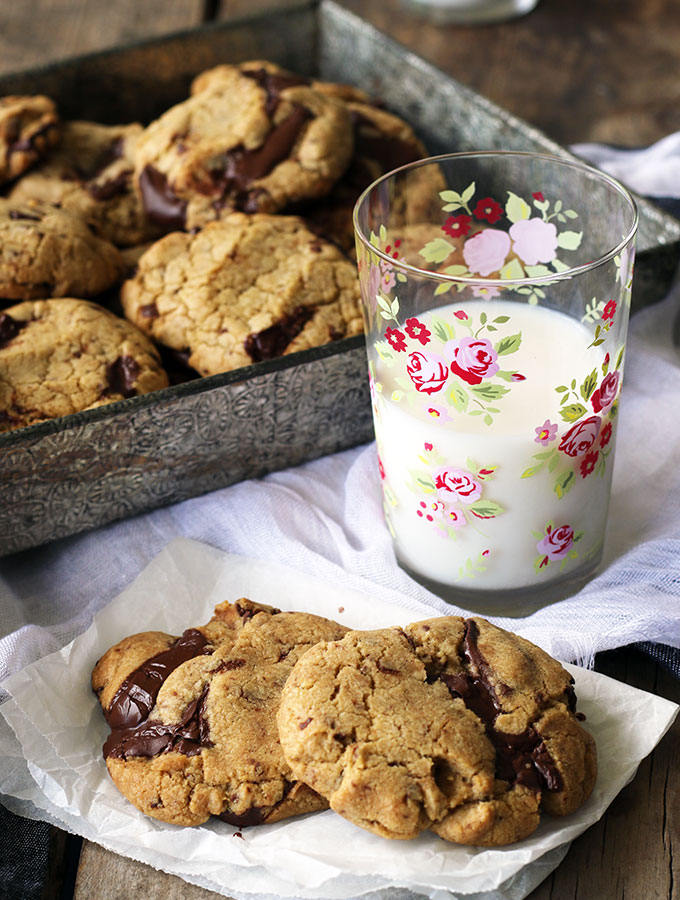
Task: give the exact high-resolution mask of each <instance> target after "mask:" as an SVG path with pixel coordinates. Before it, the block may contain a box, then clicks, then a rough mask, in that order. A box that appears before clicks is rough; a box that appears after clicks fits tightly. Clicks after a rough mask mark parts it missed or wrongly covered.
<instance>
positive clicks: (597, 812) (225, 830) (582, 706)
mask: <svg viewBox="0 0 680 900" xmlns="http://www.w3.org/2000/svg"><path fill="white" fill-rule="evenodd" d="M242 596H246V597H249V598H250V599H252V600H255V601H260V602H263V603H270V604H273V605H276V606H279V607H281V608H282V609H297V610H303V611H309V612H314V613H317V614H320V615H324V616H327V617H329V618H334V619H336V620H338V621H340V622H342V623H343V624H345V625H348V626H350V627H356V628H377V627H383V626H386V625H403V624H406V623H407V622H410V621H416V620H417V619H419V618H425V617H428V616H429V615H431V610H428V608H427V607H426V606H424V605H423V606H422V608H418V605H417V604H415V603H414V600H413V598H410V599H409V600H408V601H406V604H407V605H405V606H404V607H397V606H395V605H394V604H388V603H385V602H384V601H381V600H379V599H377V598H375V597H368V596H364V595H361V594H358V593H355V592H352V591H348V590H347V589H345V588H342V587H339V586H335V585H333V584H327V583H325V582H320V581H318V580H316V579H314V578H311V577H308V576H305V575H302V574H300V573H299V572H297V571H294V570H292V569H286V568H284V567H281V566H278V565H270V564H263V563H261V562H257V561H254V560H249V559H245V558H243V557H237V556H232V555H229V554H225V553H222V552H221V551H218V550H214V549H213V548H211V547H208V546H206V545H204V544H200V543H198V542H195V541H189V540H185V539H178V540H175V541H173V542H171V543H170V544H169V545H168V546H167V547H166V548H165V550H164V551H162V552H161V553H160V554H159V555H158V556H157V557H156V558H155V559H154V560H153V561H152V562H151V563H150V564H149V566H148V567H147V568H146V569H145V570H144V571H143V572H142V573H141V575H140V576H139V577H138V578H137V579H136V580H135V581H134V583H133V584H132V585H131V586H130V587H129V588H128V589H127V590H125V591H124V592H123V593H122V594H121V595H120V596H119V597H117V598H116V599H115V600H114V601H113V602H111V603H110V604H109V605H108V606H106V607H105V608H104V609H102V610H101V611H100V612H99V613H98V614H97V615H96V616H95V618H94V621H93V624H92V626H91V627H90V628H89V629H88V630H87V631H86V632H85V633H83V634H82V635H80V636H79V637H78V638H76V639H75V640H74V641H73V642H72V643H71V644H69V645H68V646H67V647H65V648H64V649H63V650H61V651H60V652H58V653H53V654H52V655H50V656H47V657H45V658H43V659H41V660H39V661H38V662H36V663H34V664H32V665H30V666H28V667H26V668H25V669H23V670H22V671H20V672H19V673H17V674H16V675H14V676H12V677H10V678H9V679H7V680H6V681H5V682H4V683H3V685H2V687H3V688H4V689H5V690H6V691H7V692H8V693H9V694H10V698H9V699H8V700H7V701H6V702H5V703H4V704H3V705H2V706H1V707H0V712H1V713H2V715H3V716H4V718H5V720H6V722H8V723H9V725H10V726H11V728H12V730H13V732H14V735H13V736H12V735H10V732H9V729H7V728H6V726H5V727H3V729H2V730H1V731H0V754H1V755H2V757H3V762H2V764H0V793H2V794H5V795H8V796H10V797H13V798H15V800H16V801H17V802H18V803H19V807H20V808H21V804H23V808H24V811H26V810H28V811H30V812H31V814H33V815H37V816H39V817H44V818H46V819H48V820H50V821H54V822H56V823H58V824H60V825H61V826H62V827H65V828H67V829H68V830H70V831H72V832H75V833H78V834H81V835H83V836H84V837H86V838H88V839H89V840H94V841H96V842H98V843H100V844H102V845H103V846H105V847H107V848H108V849H110V850H113V851H115V852H117V853H120V854H122V855H125V856H129V857H132V858H134V859H137V860H140V861H143V862H147V863H149V864H151V865H152V866H154V867H156V868H158V869H162V870H164V871H167V872H171V873H173V874H176V875H180V876H182V877H184V878H186V879H187V880H188V881H191V882H193V883H196V884H200V885H202V886H204V887H208V888H211V889H212V890H215V891H218V892H220V893H222V894H224V895H228V896H232V897H237V898H238V897H245V896H247V895H253V894H256V895H267V896H271V895H278V896H282V897H299V898H309V900H316V898H333V900H348V898H353V897H357V896H359V895H362V894H366V893H369V892H378V893H377V896H379V895H380V892H382V891H384V890H386V889H391V890H390V897H392V898H395V897H398V896H399V894H400V893H401V892H399V891H396V892H395V890H394V889H395V888H402V889H405V890H408V891H413V892H416V893H419V894H424V895H426V896H428V897H430V898H432V900H443V898H444V897H446V898H447V900H451V898H452V895H453V896H454V897H455V896H458V895H465V896H468V895H473V896H477V895H481V896H484V897H488V898H499V900H500V898H506V897H507V898H513V900H516V898H521V897H524V896H526V894H527V893H529V892H530V891H531V890H532V889H533V888H534V887H535V885H536V884H538V883H539V882H540V880H542V878H544V877H545V876H546V875H547V874H548V873H549V872H550V871H551V869H552V868H554V866H556V865H557V864H558V863H559V861H560V859H561V858H562V856H563V855H564V853H565V852H566V844H567V842H569V841H570V840H572V839H573V838H574V837H576V836H577V835H579V834H580V833H581V832H583V831H584V830H585V829H586V828H587V827H588V826H589V825H591V824H592V823H594V822H596V821H597V820H598V819H599V818H600V816H601V815H602V814H603V813H604V811H605V810H606V808H607V806H608V805H609V804H610V803H611V801H612V800H613V798H614V797H615V796H616V794H617V793H618V792H619V791H620V790H621V789H622V788H623V787H624V785H625V784H627V782H628V781H630V779H631V778H632V777H633V775H634V773H635V771H636V769H637V766H638V764H639V762H640V761H641V760H642V759H643V758H644V757H645V756H646V755H647V754H648V753H650V751H651V750H652V749H653V747H654V746H655V745H656V744H657V743H658V741H659V740H660V739H661V737H662V736H663V735H664V733H665V732H666V731H667V729H668V728H669V727H670V725H671V723H672V722H673V720H674V718H675V716H676V714H677V712H678V707H677V706H676V705H675V704H673V703H671V702H669V701H667V700H665V699H662V698H659V697H656V696H654V695H651V694H648V693H646V692H644V691H640V690H637V689H635V688H632V687H629V686H627V685H624V684H620V683H618V682H616V681H613V680H612V679H609V678H607V677H605V676H603V675H599V674H597V673H594V672H590V671H587V670H584V669H579V668H576V667H568V668H569V669H570V671H571V672H572V673H573V675H574V678H575V679H576V691H577V694H578V698H579V710H580V711H582V712H584V713H585V714H586V716H587V721H586V726H587V728H588V729H589V730H590V731H591V732H592V733H593V735H594V736H595V738H596V741H597V747H598V757H599V766H600V775H599V777H598V782H597V785H596V788H595V790H594V792H593V795H592V796H591V798H590V799H589V801H588V802H587V803H586V804H585V805H584V806H583V807H582V808H581V809H580V810H579V811H578V812H577V813H575V814H574V815H572V816H569V817H567V818H566V819H555V818H551V817H549V816H544V817H543V821H542V823H541V825H540V827H539V829H538V830H537V831H536V832H535V834H534V835H532V837H530V838H529V839H527V840H525V841H522V842H520V843H518V844H515V845H513V846H511V847H506V848H498V849H479V850H478V849H475V848H470V847H460V846H456V845H453V844H448V843H446V842H445V841H443V840H441V839H440V838H438V837H436V836H435V835H433V834H430V833H424V834H422V835H421V836H420V837H419V838H417V839H416V840H414V841H408V842H395V841H388V840H385V839H383V838H380V837H377V836H375V835H372V834H370V833H368V832H365V831H363V830H361V829H359V828H357V827H356V826H354V825H352V824H351V823H349V822H347V821H345V820H344V819H342V818H341V817H340V816H337V815H336V814H335V813H333V812H330V811H327V812H324V813H317V814H314V815H308V816H303V817H299V818H296V819H291V820H287V821H284V822H281V823H277V824H275V825H268V826H259V827H257V828H245V829H243V830H242V831H241V832H239V833H238V834H236V832H237V829H235V828H234V827H233V826H230V825H228V824H226V823H224V822H221V821H219V820H213V821H211V822H210V823H209V824H207V825H204V826H202V827H200V828H191V829H184V828H180V827H176V826H171V825H166V824H163V823H160V822H155V821H153V820H151V819H148V818H146V817H145V816H144V815H142V813H140V812H138V811H137V810H136V809H135V808H134V807H133V806H131V805H130V804H129V803H128V802H127V801H126V800H125V799H124V798H123V797H122V796H121V795H120V794H119V793H118V791H117V790H116V788H115V787H114V786H113V784H112V782H111V781H110V779H109V778H108V774H107V771H106V766H105V764H104V760H103V758H102V755H101V746H102V744H103V742H104V740H105V738H106V736H107V728H106V725H105V722H104V718H103V716H102V713H101V710H100V708H99V704H98V702H97V700H96V699H95V697H94V695H93V694H92V692H91V690H90V673H91V671H92V668H93V667H94V665H95V663H96V661H97V659H98V658H99V657H100V656H101V655H102V653H104V651H105V650H107V649H108V647H110V646H111V645H112V644H113V643H115V642H117V641H118V640H120V639H121V638H122V637H124V636H126V635H128V634H131V633H133V632H136V631H144V630H148V629H159V630H162V631H168V632H170V633H173V634H178V635H179V634H181V633H182V632H183V631H184V629H185V628H187V627H191V626H193V625H198V624H203V623H204V622H206V621H208V619H209V618H210V616H211V613H212V609H213V607H214V606H215V605H216V604H217V603H219V602H220V601H222V600H225V599H226V600H232V601H233V600H236V599H238V598H239V597H242Z"/></svg>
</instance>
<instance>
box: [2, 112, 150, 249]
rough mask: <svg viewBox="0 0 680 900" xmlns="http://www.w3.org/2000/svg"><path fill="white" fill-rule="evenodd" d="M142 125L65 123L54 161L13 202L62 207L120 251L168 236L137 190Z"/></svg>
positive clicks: (30, 177)
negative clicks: (146, 209) (136, 161)
mask: <svg viewBox="0 0 680 900" xmlns="http://www.w3.org/2000/svg"><path fill="white" fill-rule="evenodd" d="M142 131H143V128H142V126H141V125H138V124H136V123H132V124H129V125H99V124H98V123H96V122H79V121H76V122H65V123H64V124H63V126H62V134H61V140H60V141H59V146H58V147H56V148H55V149H54V150H53V151H52V152H51V153H50V154H49V157H48V158H47V159H46V160H45V161H44V162H42V163H41V165H39V166H37V167H36V168H34V169H33V170H32V171H31V172H30V173H29V174H27V175H25V176H24V177H23V178H22V179H21V180H20V181H18V182H17V184H16V185H15V186H14V188H13V189H12V191H11V193H10V195H9V198H10V200H13V201H18V202H25V201H27V200H34V199H35V200H45V201H47V202H48V203H54V204H59V205H60V206H61V208H62V209H64V210H66V211H68V212H72V213H75V214H77V215H79V216H81V217H82V218H84V219H87V221H88V222H92V223H93V224H94V225H96V227H97V229H98V231H99V233H100V234H101V235H102V237H105V238H107V239H108V240H110V241H111V243H113V244H115V245H116V246H118V247H130V246H133V245H136V244H141V243H144V242H146V241H150V240H154V239H156V238H158V237H160V236H161V234H162V233H163V231H162V229H160V228H159V227H158V226H157V225H154V224H153V223H152V222H149V221H148V219H147V217H146V214H145V212H144V209H143V207H142V203H141V200H140V198H139V196H138V194H137V192H136V191H135V190H134V185H133V170H134V148H135V144H136V142H137V139H138V137H139V136H140V134H141V133H142Z"/></svg>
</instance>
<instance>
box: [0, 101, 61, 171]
mask: <svg viewBox="0 0 680 900" xmlns="http://www.w3.org/2000/svg"><path fill="white" fill-rule="evenodd" d="M58 140H59V116H58V114H57V108H56V106H55V105H54V103H53V102H52V101H51V100H50V98H49V97H43V96H41V95H39V94H38V95H35V96H32V97H22V96H8V97H0V184H4V183H5V182H7V181H10V180H11V179H12V178H16V177H17V176H19V175H21V174H22V172H25V171H26V169H28V168H30V167H31V166H32V165H34V164H35V163H36V162H37V161H38V160H39V159H41V158H42V157H43V156H44V155H45V153H46V152H47V151H48V150H49V148H50V147H52V146H53V145H54V144H56V142H57V141H58Z"/></svg>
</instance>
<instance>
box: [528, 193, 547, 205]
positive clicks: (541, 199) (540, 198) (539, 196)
mask: <svg viewBox="0 0 680 900" xmlns="http://www.w3.org/2000/svg"><path fill="white" fill-rule="evenodd" d="M531 196H532V197H533V198H534V200H538V202H539V203H545V197H544V196H543V194H542V193H541V191H536V192H535V193H533V194H532V195H531Z"/></svg>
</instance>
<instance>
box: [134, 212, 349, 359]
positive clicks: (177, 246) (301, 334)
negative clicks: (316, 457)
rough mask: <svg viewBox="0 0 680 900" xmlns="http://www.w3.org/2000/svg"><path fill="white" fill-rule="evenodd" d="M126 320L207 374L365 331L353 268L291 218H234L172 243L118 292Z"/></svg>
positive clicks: (144, 261)
mask: <svg viewBox="0 0 680 900" xmlns="http://www.w3.org/2000/svg"><path fill="white" fill-rule="evenodd" d="M121 299H122V304H123V309H124V310H125V315H126V316H127V317H128V318H129V319H130V320H131V321H133V322H135V324H137V325H138V326H139V327H140V328H141V329H142V330H143V331H145V332H146V333H147V334H149V335H150V336H152V337H153V338H154V339H155V340H157V341H158V342H159V343H161V344H163V345H165V346H167V347H170V348H171V349H173V350H178V351H181V352H187V353H188V363H189V365H190V366H192V367H193V368H194V369H196V371H198V372H199V373H200V374H201V375H212V374H215V373H217V372H226V371H229V370H231V369H236V368H238V367H239V366H245V365H250V364H252V363H253V362H260V361H261V360H264V359H271V358H273V357H276V356H281V355H284V354H287V353H293V352H295V351H297V350H304V349H307V348H309V347H315V346H319V345H321V344H326V343H328V342H329V341H331V340H335V339H337V338H341V337H348V336H351V335H354V334H359V333H361V331H362V329H363V323H362V318H361V310H360V306H359V284H358V278H357V275H356V268H355V266H354V265H353V264H352V263H351V262H350V261H349V260H347V259H346V258H345V257H344V256H343V254H342V253H341V252H340V251H339V250H338V249H337V247H335V246H333V245H332V244H330V243H328V242H327V241H324V240H322V239H321V238H319V237H317V236H316V235H314V234H312V233H311V232H310V231H308V229H307V228H306V227H305V225H304V223H303V222H302V220H301V219H299V218H297V217H294V216H268V215H260V214H255V215H247V214H245V213H232V214H230V215H229V216H227V217H226V218H225V219H223V220H221V221H219V222H214V223H211V224H210V225H208V226H206V227H205V228H204V229H203V230H202V231H200V232H199V233H198V234H195V235H190V234H185V233H180V232H175V233H173V234H169V235H166V237H164V238H162V239H161V240H160V241H158V242H157V243H156V244H154V245H153V246H152V247H151V249H150V250H148V251H147V252H146V253H145V254H144V255H143V256H142V257H141V259H140V260H139V263H138V267H137V273H136V275H135V276H134V278H132V279H130V280H129V281H126V282H125V284H124V285H123V288H122V291H121Z"/></svg>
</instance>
